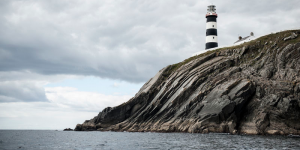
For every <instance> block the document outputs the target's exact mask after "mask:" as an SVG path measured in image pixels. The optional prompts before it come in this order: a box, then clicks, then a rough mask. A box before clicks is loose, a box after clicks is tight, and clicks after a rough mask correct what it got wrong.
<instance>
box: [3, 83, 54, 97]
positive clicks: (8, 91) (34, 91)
mask: <svg viewBox="0 0 300 150" xmlns="http://www.w3.org/2000/svg"><path fill="white" fill-rule="evenodd" d="M20 101H27V102H34V101H48V100H47V99H46V96H45V91H44V88H43V83H40V82H27V81H2V82H0V102H20Z"/></svg>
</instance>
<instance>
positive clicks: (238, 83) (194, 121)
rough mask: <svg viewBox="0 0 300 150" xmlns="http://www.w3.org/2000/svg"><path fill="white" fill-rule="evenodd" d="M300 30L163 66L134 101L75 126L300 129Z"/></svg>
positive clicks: (288, 131) (193, 130)
mask: <svg viewBox="0 0 300 150" xmlns="http://www.w3.org/2000/svg"><path fill="white" fill-rule="evenodd" d="M299 34H300V30H290V31H284V32H279V33H273V34H269V35H266V36H263V37H260V38H258V39H256V40H254V41H251V42H247V43H244V44H242V45H238V46H234V47H226V48H220V49H216V50H213V51H208V52H206V53H204V54H201V55H197V56H194V57H191V58H189V59H186V60H184V61H183V62H180V63H178V64H174V65H170V66H167V67H165V68H163V69H162V70H160V71H159V72H158V73H157V74H156V75H155V76H154V77H153V78H151V79H150V80H149V81H148V82H147V83H145V85H144V86H143V87H142V88H141V89H140V91H139V92H138V93H137V94H136V95H135V97H133V98H132V99H130V100H129V101H128V102H126V103H124V104H121V105H119V106H116V107H108V108H105V109H104V110H103V111H102V112H100V113H99V114H98V115H97V116H96V117H94V118H93V119H91V120H86V121H85V122H84V123H83V124H78V125H77V126H76V128H75V130H76V131H89V130H100V131H107V130H112V131H134V132H143V131H147V132H148V131H151V132H191V133H208V132H223V133H232V134H239V133H240V134H300V38H299V36H298V35H299Z"/></svg>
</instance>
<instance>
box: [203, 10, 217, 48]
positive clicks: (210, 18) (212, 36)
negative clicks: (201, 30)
mask: <svg viewBox="0 0 300 150" xmlns="http://www.w3.org/2000/svg"><path fill="white" fill-rule="evenodd" d="M217 17H218V15H217V13H216V6H215V5H209V6H207V13H206V44H205V49H210V48H214V47H218V34H217V33H218V32H217Z"/></svg>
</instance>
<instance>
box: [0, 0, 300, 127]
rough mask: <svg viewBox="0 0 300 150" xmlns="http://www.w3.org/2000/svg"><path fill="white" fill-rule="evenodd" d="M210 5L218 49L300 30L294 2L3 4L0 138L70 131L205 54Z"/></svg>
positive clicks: (26, 0)
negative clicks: (11, 132)
mask: <svg viewBox="0 0 300 150" xmlns="http://www.w3.org/2000/svg"><path fill="white" fill-rule="evenodd" d="M211 3H213V4H214V5H216V9H217V13H218V19H217V22H218V39H219V47H222V46H227V45H232V44H233V43H234V42H235V41H236V40H237V39H238V35H241V36H243V37H244V36H248V35H249V34H250V32H254V35H255V36H260V35H264V34H269V33H271V32H276V31H281V30H286V29H292V28H299V27H300V19H299V16H300V9H299V1H298V0H289V1H283V0H264V1H262V0H252V1H249V0H247V1H246V0H242V1H241V0H236V1H234V0H226V1H224V0H214V1H208V0H202V1H199V0H198V1H196V0H185V1H177V2H175V1H173V0H163V1H161V0H115V1H112V0H88V1H87V0H72V1H71V0H68V1H67V0H1V1H0V129H63V128H67V127H71V128H74V127H75V125H76V124H77V123H82V122H84V120H86V119H91V118H92V117H94V116H96V115H97V114H98V112H99V111H101V110H102V109H104V108H105V107H107V106H116V105H119V104H121V103H123V102H125V101H127V100H129V99H130V98H131V97H133V96H134V94H135V93H136V92H137V91H138V90H139V88H140V87H141V86H142V85H143V84H144V83H145V82H146V81H147V80H149V79H150V78H151V77H152V76H154V75H155V74H156V73H157V72H158V71H159V70H160V69H162V68H163V67H165V66H167V65H170V64H174V63H178V62H180V61H182V60H184V59H187V58H189V57H190V56H192V54H194V53H197V52H204V51H205V50H204V47H205V25H206V18H205V14H206V9H207V8H206V7H207V5H209V4H211Z"/></svg>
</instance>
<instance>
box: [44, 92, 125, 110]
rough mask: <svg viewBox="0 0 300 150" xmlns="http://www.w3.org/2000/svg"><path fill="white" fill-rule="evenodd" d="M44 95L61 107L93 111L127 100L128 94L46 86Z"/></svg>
mask: <svg viewBox="0 0 300 150" xmlns="http://www.w3.org/2000/svg"><path fill="white" fill-rule="evenodd" d="M45 91H46V96H47V98H48V99H49V101H50V102H51V103H54V104H56V105H58V106H59V107H61V108H70V109H75V110H78V111H95V112H98V111H99V110H102V109H104V108H105V107H108V106H110V107H114V106H117V105H120V104H121V103H123V102H126V101H128V100H129V99H130V98H131V96H129V95H120V96H116V95H105V94H101V93H96V92H84V91H79V90H77V89H76V88H73V87H51V88H49V87H47V88H45Z"/></svg>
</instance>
